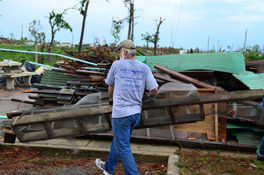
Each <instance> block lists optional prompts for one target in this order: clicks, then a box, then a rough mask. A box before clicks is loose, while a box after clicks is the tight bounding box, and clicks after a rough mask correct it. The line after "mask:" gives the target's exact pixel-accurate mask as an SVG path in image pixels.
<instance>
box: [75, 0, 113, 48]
mask: <svg viewBox="0 0 264 175" xmlns="http://www.w3.org/2000/svg"><path fill="white" fill-rule="evenodd" d="M106 1H107V2H109V1H108V0H106ZM85 2H86V4H85ZM89 2H90V0H81V1H80V4H81V6H80V8H79V9H78V10H79V11H80V14H81V15H83V23H82V32H81V38H80V43H79V52H81V51H82V42H83V34H84V28H85V20H86V16H87V11H88V6H89ZM84 4H85V8H84Z"/></svg>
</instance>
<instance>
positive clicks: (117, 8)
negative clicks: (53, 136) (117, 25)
mask: <svg viewBox="0 0 264 175" xmlns="http://www.w3.org/2000/svg"><path fill="white" fill-rule="evenodd" d="M90 1H91V2H90V5H89V9H88V13H87V18H86V27H85V33H84V42H83V43H93V42H94V38H95V37H99V39H100V41H101V43H103V40H104V38H105V40H106V42H107V43H112V42H113V41H114V38H113V37H112V36H111V34H110V29H111V23H112V18H114V19H117V20H118V19H123V18H125V17H126V16H127V15H128V10H127V8H126V7H124V5H123V2H122V0H109V2H107V1H105V0H90ZM134 1H135V9H136V12H135V13H136V14H135V16H139V18H137V19H136V20H135V22H136V25H135V39H134V41H135V44H136V45H140V46H143V45H144V44H145V42H144V41H142V40H141V34H142V33H145V32H149V33H151V34H153V33H154V32H155V30H156V21H155V19H159V18H160V17H162V18H165V21H164V22H163V24H162V25H161V27H160V42H159V43H158V45H159V46H160V47H165V46H167V47H168V46H173V45H174V47H176V48H179V47H183V48H185V49H190V48H196V47H199V48H200V49H207V43H208V37H210V44H209V47H210V49H212V48H213V46H214V47H215V48H217V47H218V41H219V42H220V45H222V48H223V49H226V50H227V46H228V45H230V46H232V45H233V46H234V50H235V49H237V48H239V47H243V45H244V40H245V31H246V29H248V33H247V46H254V45H256V44H258V45H260V47H261V48H263V46H264V36H263V33H264V10H263V9H264V1H263V0H134ZM78 2H79V0H44V1H43V0H42V1H40V0H2V1H0V15H1V17H0V36H1V35H2V36H4V37H10V33H13V34H14V36H15V38H16V39H19V38H21V31H22V25H23V31H24V32H23V36H24V37H29V32H28V27H29V23H30V22H31V21H33V20H34V19H36V20H41V25H42V26H43V27H44V29H43V31H44V32H45V33H46V38H47V41H50V39H51V31H50V26H49V23H48V19H47V16H48V14H49V12H51V11H52V10H53V9H54V11H55V12H62V11H63V10H64V9H66V8H68V7H72V6H74V5H76V4H78ZM181 7H182V8H181ZM82 19H83V17H82V16H81V15H80V14H79V12H78V11H75V10H70V11H69V12H68V13H67V15H66V16H65V20H66V21H67V22H68V23H69V24H70V25H71V27H72V29H73V32H72V33H71V32H70V31H68V30H67V31H65V30H61V31H59V32H58V33H57V34H56V36H55V40H57V41H60V42H72V38H74V40H73V44H77V43H79V41H80V34H81V27H82ZM127 31H128V25H127V24H126V25H125V26H124V28H123V30H122V33H121V40H124V39H126V37H127ZM73 36H74V37H73Z"/></svg>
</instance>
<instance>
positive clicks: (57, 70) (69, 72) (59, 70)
mask: <svg viewBox="0 0 264 175" xmlns="http://www.w3.org/2000/svg"><path fill="white" fill-rule="evenodd" d="M52 71H54V72H61V73H68V74H72V73H74V72H73V71H67V70H61V69H52Z"/></svg>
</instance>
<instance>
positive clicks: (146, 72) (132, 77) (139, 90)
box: [95, 40, 158, 175]
mask: <svg viewBox="0 0 264 175" xmlns="http://www.w3.org/2000/svg"><path fill="white" fill-rule="evenodd" d="M117 50H120V61H115V62H114V63H113V64H112V66H111V69H110V71H109V74H108V76H107V79H106V80H105V82H106V84H108V85H109V86H108V93H109V104H113V110H112V128H113V141H112V145H111V149H110V153H109V156H108V158H107V160H106V162H103V161H101V160H100V159H96V161H95V163H96V165H97V166H98V168H100V169H101V170H103V173H104V174H105V175H109V174H113V173H114V170H115V167H116V165H117V162H118V159H119V158H120V159H121V161H122V164H123V168H124V171H125V173H126V175H137V174H138V170H137V166H136V163H135V160H134V157H133V155H132V151H131V149H130V135H131V133H132V131H133V129H134V127H135V126H136V125H138V123H139V121H140V113H141V108H142V97H143V94H144V91H145V89H146V90H148V91H149V93H148V96H150V97H153V96H155V95H156V93H157V91H158V84H157V82H156V81H155V79H154V77H153V75H152V72H151V70H150V68H149V67H148V66H147V65H146V64H144V63H141V62H140V61H137V60H136V58H135V55H136V46H135V44H134V43H133V42H132V41H131V40H124V41H122V42H121V43H120V44H119V46H118V49H117Z"/></svg>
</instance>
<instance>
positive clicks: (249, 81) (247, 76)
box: [233, 71, 264, 89]
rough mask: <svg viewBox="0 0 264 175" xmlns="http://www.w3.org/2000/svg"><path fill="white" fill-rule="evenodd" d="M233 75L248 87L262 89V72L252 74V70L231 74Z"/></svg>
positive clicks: (263, 85)
mask: <svg viewBox="0 0 264 175" xmlns="http://www.w3.org/2000/svg"><path fill="white" fill-rule="evenodd" d="M233 76H234V77H236V78H237V79H238V80H239V81H241V82H242V83H243V84H245V85H246V86H247V87H248V88H249V89H264V73H262V74H254V73H253V72H249V71H244V72H239V73H236V74H233Z"/></svg>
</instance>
